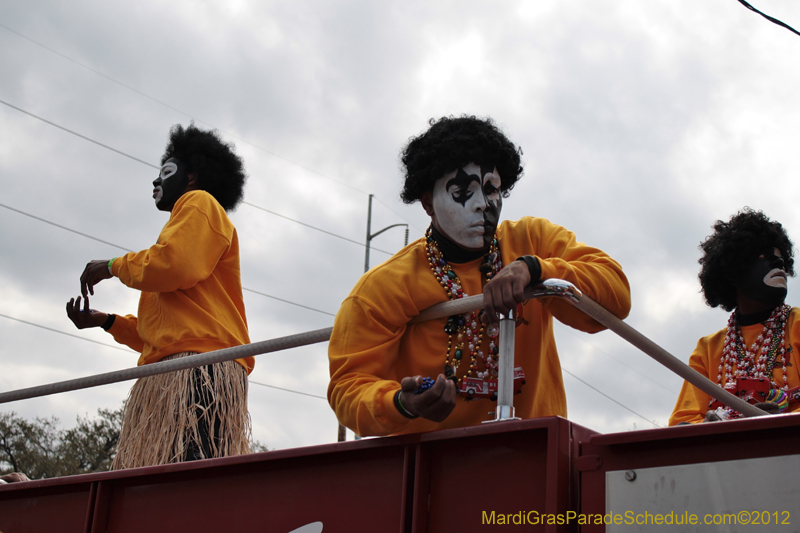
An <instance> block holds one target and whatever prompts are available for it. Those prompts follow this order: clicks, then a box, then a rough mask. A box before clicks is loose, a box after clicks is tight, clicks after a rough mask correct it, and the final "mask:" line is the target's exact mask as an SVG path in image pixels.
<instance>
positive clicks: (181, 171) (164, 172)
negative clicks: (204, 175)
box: [153, 157, 189, 211]
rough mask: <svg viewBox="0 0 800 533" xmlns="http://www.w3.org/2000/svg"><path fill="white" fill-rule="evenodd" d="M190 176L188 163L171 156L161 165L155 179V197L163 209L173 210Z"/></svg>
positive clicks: (158, 205) (159, 207)
mask: <svg viewBox="0 0 800 533" xmlns="http://www.w3.org/2000/svg"><path fill="white" fill-rule="evenodd" d="M188 184H189V176H188V175H187V174H186V165H184V164H183V163H181V162H180V161H179V160H178V159H175V158H174V157H171V158H169V159H167V160H166V162H165V163H164V164H163V165H162V166H161V171H160V172H159V174H158V177H157V178H156V179H155V181H153V187H154V188H153V198H154V199H155V201H156V207H157V208H158V209H159V210H161V211H172V207H173V206H174V205H175V202H177V201H178V198H180V197H181V195H182V194H183V193H184V192H185V191H186V186H187V185H188Z"/></svg>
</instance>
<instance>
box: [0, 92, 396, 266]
mask: <svg viewBox="0 0 800 533" xmlns="http://www.w3.org/2000/svg"><path fill="white" fill-rule="evenodd" d="M0 104H5V105H7V106H8V107H11V108H13V109H16V110H17V111H19V112H20V113H24V114H26V115H28V116H31V117H33V118H35V119H38V120H41V121H42V122H45V123H47V124H50V125H51V126H55V127H56V128H58V129H60V130H63V131H66V132H68V133H71V134H73V135H75V136H77V137H80V138H81V139H84V140H87V141H89V142H92V143H94V144H96V145H98V146H102V147H103V148H106V149H108V150H111V151H112V152H115V153H117V154H120V155H123V156H125V157H128V158H130V159H133V160H134V161H138V162H139V163H142V164H144V165H147V166H148V167H150V168H154V169H158V168H159V167H157V166H156V165H153V164H152V163H148V162H147V161H143V160H141V159H139V158H138V157H134V156H132V155H130V154H126V153H125V152H122V151H120V150H117V149H116V148H112V147H110V146H108V145H105V144H103V143H101V142H98V141H95V140H94V139H91V138H89V137H86V136H85V135H81V134H80V133H77V132H75V131H72V130H71V129H69V128H65V127H63V126H60V125H58V124H56V123H54V122H50V121H49V120H47V119H44V118H42V117H40V116H37V115H34V114H33V113H29V112H28V111H25V110H24V109H21V108H19V107H17V106H15V105H12V104H9V103H8V102H6V101H4V100H0ZM242 203H243V204H246V205H249V206H251V207H255V208H256V209H260V210H262V211H266V212H267V213H270V214H272V215H275V216H277V217H281V218H285V219H286V220H290V221H292V222H294V223H296V224H300V225H301V226H305V227H307V228H311V229H313V230H316V231H319V232H321V233H325V234H327V235H331V236H333V237H337V238H339V239H342V240H344V241H347V242H352V243H354V244H357V245H359V246H362V247H365V248H366V246H367V245H366V244H364V243H363V242H358V241H355V240H353V239H349V238H347V237H343V236H342V235H337V234H336V233H332V232H330V231H327V230H324V229H322V228H318V227H316V226H312V225H311V224H306V223H305V222H300V221H299V220H296V219H294V218H291V217H287V216H286V215H281V214H279V213H276V212H275V211H270V210H269V209H265V208H263V207H261V206H258V205H256V204H253V203H250V202H242ZM0 205H2V204H0ZM3 207H6V206H3ZM8 209H13V208H11V207H9V208H8ZM15 211H16V209H15ZM20 212H21V211H20ZM23 214H24V215H27V216H31V217H33V218H37V217H35V216H33V215H29V214H28V213H23ZM48 224H52V225H54V226H58V224H55V223H54V222H48ZM69 231H72V232H74V233H80V232H78V231H75V230H69ZM91 238H94V237H91ZM95 240H100V239H95ZM100 242H105V241H100ZM106 244H108V243H106ZM112 246H116V245H112ZM371 249H372V250H375V251H378V252H381V253H384V254H386V255H393V254H392V252H387V251H386V250H381V249H380V248H372V247H371Z"/></svg>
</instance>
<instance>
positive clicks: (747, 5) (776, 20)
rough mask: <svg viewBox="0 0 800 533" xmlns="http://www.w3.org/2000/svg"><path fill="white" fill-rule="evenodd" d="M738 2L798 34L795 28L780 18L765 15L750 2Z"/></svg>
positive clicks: (742, 0)
mask: <svg viewBox="0 0 800 533" xmlns="http://www.w3.org/2000/svg"><path fill="white" fill-rule="evenodd" d="M739 3H740V4H742V5H743V6H744V7H746V8H747V9H749V10H750V11H754V12H756V13H758V14H759V15H761V16H762V17H764V18H765V19H767V20H768V21H770V22H772V23H774V24H777V25H778V26H783V27H784V28H786V29H787V30H789V31H790V32H792V33H795V34H797V35H800V32H798V31H797V30H796V29H794V28H792V27H791V26H789V25H788V24H786V23H784V22H781V21H780V20H778V19H776V18H774V17H770V16H769V15H767V14H766V13H762V12H761V11H759V10H758V9H756V8H754V7H753V6H751V5H750V4H748V3H747V2H745V0H739Z"/></svg>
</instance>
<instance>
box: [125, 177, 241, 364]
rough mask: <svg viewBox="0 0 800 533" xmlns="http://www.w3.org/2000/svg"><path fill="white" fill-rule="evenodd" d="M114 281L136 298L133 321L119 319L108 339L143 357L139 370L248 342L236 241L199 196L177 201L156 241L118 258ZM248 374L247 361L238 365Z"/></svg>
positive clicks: (214, 205)
mask: <svg viewBox="0 0 800 533" xmlns="http://www.w3.org/2000/svg"><path fill="white" fill-rule="evenodd" d="M111 271H112V273H113V274H114V276H117V277H118V278H119V279H120V281H122V283H124V284H125V285H127V286H128V287H131V288H133V289H138V290H140V291H142V295H141V297H140V299H139V313H138V318H137V317H136V316H133V315H127V316H117V318H116V320H115V321H114V324H113V325H112V326H111V328H110V329H109V333H111V334H112V335H113V336H114V339H115V340H116V341H117V342H119V343H121V344H126V345H128V346H130V347H131V348H133V349H134V350H136V351H137V352H141V354H142V355H141V357H139V364H140V365H143V364H147V363H154V362H156V361H159V360H161V359H162V358H163V357H166V356H168V355H172V354H175V353H179V352H187V351H193V352H201V353H202V352H210V351H213V350H218V349H221V348H229V347H232V346H239V345H241V344H247V343H249V342H250V337H249V335H248V333H247V319H246V318H245V313H244V299H243V297H242V282H241V277H240V269H239V238H238V236H237V234H236V228H235V227H234V226H233V223H232V222H231V220H230V219H229V218H228V215H227V214H226V213H225V210H224V209H223V208H222V206H221V205H219V203H218V202H217V201H216V200H215V199H214V197H213V196H211V195H210V194H208V193H207V192H205V191H189V192H187V193H186V194H184V195H183V196H181V197H180V198H179V199H178V201H177V202H176V203H175V207H174V208H173V209H172V212H171V213H170V216H169V221H167V224H166V225H165V226H164V229H162V230H161V234H160V235H159V236H158V242H157V243H156V244H154V245H153V246H151V247H150V248H148V249H147V250H142V251H141V252H130V253H127V254H125V255H123V256H121V257H117V258H116V259H115V260H114V262H113V263H112V266H111ZM237 362H239V363H240V364H241V365H242V366H244V367H245V369H246V370H247V372H248V373H250V372H251V371H252V370H253V365H254V364H255V361H254V358H253V357H246V358H243V359H237Z"/></svg>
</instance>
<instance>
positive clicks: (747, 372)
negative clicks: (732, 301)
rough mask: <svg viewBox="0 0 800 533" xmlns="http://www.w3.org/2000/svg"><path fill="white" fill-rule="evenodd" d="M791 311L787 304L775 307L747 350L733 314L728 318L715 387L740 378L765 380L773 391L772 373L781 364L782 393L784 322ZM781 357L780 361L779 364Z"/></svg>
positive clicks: (784, 347) (784, 382) (784, 366)
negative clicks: (767, 380) (768, 381)
mask: <svg viewBox="0 0 800 533" xmlns="http://www.w3.org/2000/svg"><path fill="white" fill-rule="evenodd" d="M791 310H792V308H791V307H790V306H788V305H786V304H783V305H781V306H778V307H776V308H775V310H774V311H773V312H772V314H771V315H770V317H769V319H767V321H766V322H764V329H763V330H761V334H760V335H759V336H758V338H756V341H755V342H754V343H753V344H752V345H751V346H750V347H749V348H748V347H747V346H746V345H745V343H744V338H743V337H742V330H741V328H739V323H738V321H737V319H736V311H734V312H733V313H731V316H730V318H729V319H728V331H727V333H726V335H725V346H724V348H723V349H722V358H721V359H720V363H719V373H718V374H717V384H718V385H719V386H720V387H723V386H724V385H725V384H726V383H727V382H728V381H730V380H733V379H738V378H740V377H752V378H766V379H769V380H770V384H771V386H772V388H773V389H778V388H779V387H778V385H777V384H776V383H775V379H774V378H773V377H772V371H773V369H774V368H775V366H776V364H778V363H780V365H781V372H782V374H783V387H782V390H783V391H786V390H788V385H787V384H786V346H785V337H786V321H787V320H788V318H789V312H790V311H791ZM778 358H780V361H778Z"/></svg>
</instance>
